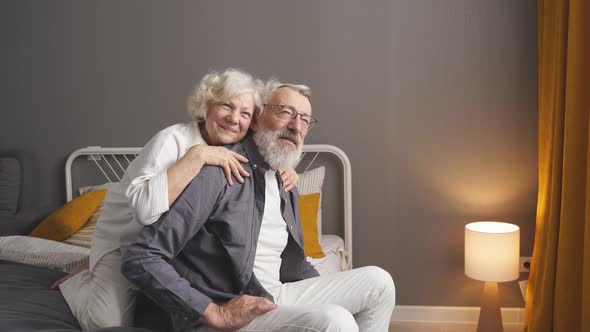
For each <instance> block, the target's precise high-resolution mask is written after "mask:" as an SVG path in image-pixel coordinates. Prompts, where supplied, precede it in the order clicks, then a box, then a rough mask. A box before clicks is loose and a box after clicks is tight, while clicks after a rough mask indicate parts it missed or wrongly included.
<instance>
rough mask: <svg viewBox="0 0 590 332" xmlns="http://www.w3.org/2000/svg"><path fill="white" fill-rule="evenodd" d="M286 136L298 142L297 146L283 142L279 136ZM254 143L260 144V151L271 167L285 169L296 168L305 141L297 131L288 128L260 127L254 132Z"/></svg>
mask: <svg viewBox="0 0 590 332" xmlns="http://www.w3.org/2000/svg"><path fill="white" fill-rule="evenodd" d="M281 137H286V138H289V139H291V140H293V141H295V142H296V144H297V147H296V148H295V147H293V146H292V145H290V144H282V143H281V142H279V138H281ZM253 138H254V143H256V145H257V146H258V151H260V154H261V155H262V157H264V160H265V161H266V162H267V163H268V165H269V166H270V168H272V169H274V170H279V171H284V170H287V169H290V168H295V166H297V164H298V163H299V159H301V152H302V151H303V142H302V141H301V138H300V137H299V135H297V133H295V132H294V131H292V130H289V129H288V128H285V129H282V130H277V131H273V130H270V129H266V128H260V129H259V130H258V131H257V132H256V133H254V137H253Z"/></svg>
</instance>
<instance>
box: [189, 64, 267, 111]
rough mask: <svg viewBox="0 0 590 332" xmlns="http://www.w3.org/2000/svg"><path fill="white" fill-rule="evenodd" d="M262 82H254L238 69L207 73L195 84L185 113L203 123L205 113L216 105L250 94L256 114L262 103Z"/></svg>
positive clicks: (248, 75)
mask: <svg viewBox="0 0 590 332" xmlns="http://www.w3.org/2000/svg"><path fill="white" fill-rule="evenodd" d="M261 86H262V82H260V81H259V80H255V79H253V78H252V76H250V74H248V73H246V72H244V71H241V70H239V69H234V68H228V69H227V70H225V71H224V72H223V73H218V72H216V71H212V72H209V73H208V74H207V75H205V76H204V77H203V79H201V82H199V83H197V84H195V86H194V88H193V90H192V91H191V94H190V96H189V97H188V100H187V102H186V104H187V111H188V113H189V114H190V116H191V118H192V119H193V120H195V121H197V122H203V121H205V118H206V117H207V112H208V111H209V109H210V108H211V106H213V105H214V104H217V103H222V102H226V101H228V100H230V99H232V98H234V97H237V96H240V95H243V94H245V93H252V96H253V97H254V103H255V105H254V111H255V112H257V111H258V110H259V109H260V108H261V106H262V102H261V99H260V93H259V90H260V87H261Z"/></svg>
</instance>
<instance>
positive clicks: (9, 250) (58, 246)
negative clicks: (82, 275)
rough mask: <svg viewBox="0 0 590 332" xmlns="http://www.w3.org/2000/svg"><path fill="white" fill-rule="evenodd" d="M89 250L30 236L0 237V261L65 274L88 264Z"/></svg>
mask: <svg viewBox="0 0 590 332" xmlns="http://www.w3.org/2000/svg"><path fill="white" fill-rule="evenodd" d="M89 254H90V250H88V249H86V248H80V247H76V246H72V245H69V244H65V243H61V242H57V241H52V240H46V239H41V238H36V237H31V236H22V235H16V236H2V237H0V260H5V261H10V262H17V263H23V264H29V265H35V266H42V267H48V268H52V269H59V270H63V271H66V272H70V271H72V270H74V269H75V268H76V267H77V266H78V265H81V264H86V265H87V264H88V255H89Z"/></svg>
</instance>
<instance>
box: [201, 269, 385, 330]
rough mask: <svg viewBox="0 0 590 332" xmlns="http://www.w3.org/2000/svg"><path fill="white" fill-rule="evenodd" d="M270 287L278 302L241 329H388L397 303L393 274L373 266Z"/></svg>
mask: <svg viewBox="0 0 590 332" xmlns="http://www.w3.org/2000/svg"><path fill="white" fill-rule="evenodd" d="M274 293H275V294H273V295H276V296H275V302H276V303H277V304H278V305H279V307H278V308H277V309H274V310H272V311H269V312H267V313H265V314H262V315H260V316H258V317H256V318H255V319H254V320H253V321H252V322H250V324H248V325H246V326H245V327H243V328H241V329H240V330H239V331H244V332H245V331H367V332H386V331H387V330H388V328H389V321H390V319H391V313H392V312H393V307H394V305H395V287H394V284H393V280H392V278H391V276H390V275H389V273H388V272H386V271H385V270H383V269H381V268H379V267H375V266H368V267H362V268H358V269H354V270H351V271H344V272H337V273H332V274H327V275H323V276H320V277H316V278H311V279H306V280H302V281H298V282H292V283H286V284H283V285H282V286H280V289H279V290H278V291H277V292H274ZM211 330H212V329H211V328H208V327H200V328H198V329H197V331H199V332H203V331H211Z"/></svg>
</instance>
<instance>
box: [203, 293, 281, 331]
mask: <svg viewBox="0 0 590 332" xmlns="http://www.w3.org/2000/svg"><path fill="white" fill-rule="evenodd" d="M277 307H278V306H277V305H276V304H274V303H272V302H271V301H269V300H268V299H266V298H263V297H256V296H249V295H242V296H238V297H235V298H233V299H231V300H230V301H229V302H227V303H226V304H224V305H222V306H218V305H216V304H215V303H213V302H211V303H210V304H209V306H208V307H207V309H205V312H203V315H202V316H201V322H202V323H204V324H206V325H209V326H211V327H214V328H216V329H218V330H221V331H223V332H225V331H235V330H238V329H240V328H242V327H244V326H246V325H248V323H250V322H251V321H252V320H253V319H254V318H256V317H257V316H258V315H262V314H263V313H265V312H268V311H271V310H273V309H276V308H277Z"/></svg>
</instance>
